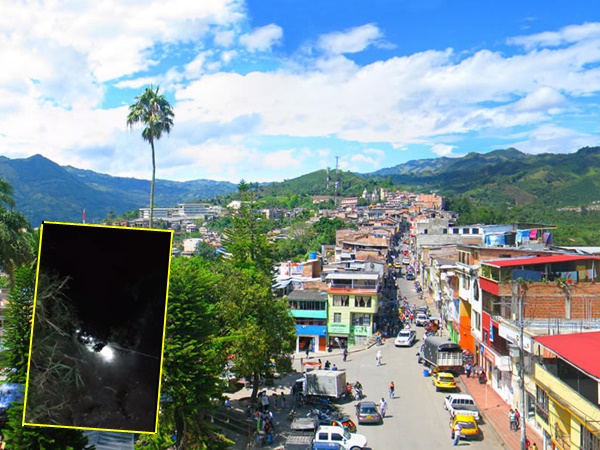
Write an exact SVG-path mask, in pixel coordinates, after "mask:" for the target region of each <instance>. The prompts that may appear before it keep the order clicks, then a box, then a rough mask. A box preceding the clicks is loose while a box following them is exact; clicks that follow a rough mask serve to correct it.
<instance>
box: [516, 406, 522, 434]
mask: <svg viewBox="0 0 600 450" xmlns="http://www.w3.org/2000/svg"><path fill="white" fill-rule="evenodd" d="M520 425H521V413H520V412H519V410H518V409H517V408H515V431H517V430H518V429H519V427H520Z"/></svg>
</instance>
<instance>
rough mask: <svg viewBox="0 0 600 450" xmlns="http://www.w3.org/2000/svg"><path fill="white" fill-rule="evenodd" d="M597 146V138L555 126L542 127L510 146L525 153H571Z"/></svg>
mask: <svg viewBox="0 0 600 450" xmlns="http://www.w3.org/2000/svg"><path fill="white" fill-rule="evenodd" d="M597 145H598V137H597V136H592V135H589V134H586V133H581V132H578V131H575V130H572V129H569V128H564V127H559V126H555V125H542V126H540V127H538V128H536V129H535V130H533V131H532V132H530V133H528V136H527V139H525V140H523V141H520V142H515V143H513V144H511V146H512V147H515V148H518V149H519V150H521V151H523V152H525V153H532V154H539V153H573V152H575V151H577V150H579V149H580V148H582V147H594V146H597Z"/></svg>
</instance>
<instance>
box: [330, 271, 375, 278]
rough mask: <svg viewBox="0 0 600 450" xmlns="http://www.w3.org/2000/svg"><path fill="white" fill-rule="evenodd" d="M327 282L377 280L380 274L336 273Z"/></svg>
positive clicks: (331, 274)
mask: <svg viewBox="0 0 600 450" xmlns="http://www.w3.org/2000/svg"><path fill="white" fill-rule="evenodd" d="M325 279H326V280H350V279H352V280H377V279H379V274H378V273H376V272H335V273H330V274H329V275H327V277H325Z"/></svg>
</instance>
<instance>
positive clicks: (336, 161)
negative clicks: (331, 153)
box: [335, 156, 340, 210]
mask: <svg viewBox="0 0 600 450" xmlns="http://www.w3.org/2000/svg"><path fill="white" fill-rule="evenodd" d="M339 159H340V157H339V156H336V157H335V209H336V210H337V204H338V201H337V200H338V187H339V184H340V180H339V177H338V160H339Z"/></svg>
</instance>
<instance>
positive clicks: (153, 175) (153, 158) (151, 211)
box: [150, 137, 156, 228]
mask: <svg viewBox="0 0 600 450" xmlns="http://www.w3.org/2000/svg"><path fill="white" fill-rule="evenodd" d="M150 146H151V147H152V183H151V184H150V228H152V217H153V216H154V178H155V176H156V157H155V154H154V138H153V137H150Z"/></svg>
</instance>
